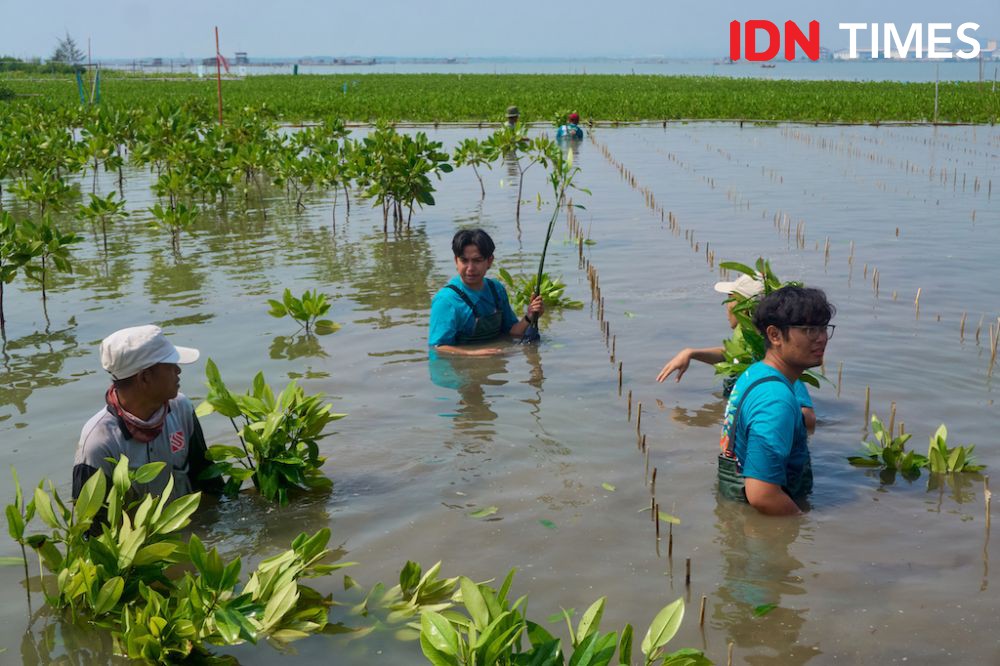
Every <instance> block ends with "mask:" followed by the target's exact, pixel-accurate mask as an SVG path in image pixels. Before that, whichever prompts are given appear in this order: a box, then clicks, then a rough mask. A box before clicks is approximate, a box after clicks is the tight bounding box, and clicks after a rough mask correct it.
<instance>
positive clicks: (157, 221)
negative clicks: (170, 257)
mask: <svg viewBox="0 0 1000 666" xmlns="http://www.w3.org/2000/svg"><path fill="white" fill-rule="evenodd" d="M149 212H150V213H152V214H153V221H152V222H151V223H150V226H151V227H162V228H164V229H166V230H167V231H169V232H170V245H171V247H172V248H173V249H174V251H177V250H179V249H180V246H181V232H182V231H189V230H190V229H191V227H192V226H194V223H195V221H196V220H197V219H198V208H197V207H196V206H188V205H186V204H183V203H178V204H176V205H174V206H167V207H166V208H164V207H163V206H161V205H160V204H156V205H155V206H153V207H152V208H150V209H149Z"/></svg>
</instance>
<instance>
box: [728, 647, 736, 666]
mask: <svg viewBox="0 0 1000 666" xmlns="http://www.w3.org/2000/svg"><path fill="white" fill-rule="evenodd" d="M735 646H736V643H733V642H730V643H729V650H728V656H727V658H726V666H733V648H734V647H735Z"/></svg>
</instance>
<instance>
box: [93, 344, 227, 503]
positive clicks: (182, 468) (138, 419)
mask: <svg viewBox="0 0 1000 666" xmlns="http://www.w3.org/2000/svg"><path fill="white" fill-rule="evenodd" d="M198 356H199V352H198V350H197V349H192V348H190V347H175V346H174V345H172V344H171V343H170V341H168V340H167V338H166V337H165V336H164V335H163V331H162V330H161V329H160V327H159V326H152V325H146V326H133V327H131V328H123V329H122V330H120V331H115V332H114V333H112V334H111V335H109V336H108V337H106V338H104V340H103V342H101V365H102V366H103V367H104V369H105V370H107V371H108V373H109V374H110V375H111V382H112V383H111V386H110V387H109V388H108V390H107V393H106V394H105V402H106V405H105V407H104V408H103V409H102V410H101V411H99V412H98V413H97V414H95V415H94V416H93V417H92V418H91V419H90V420H89V421H87V424H86V425H85V426H84V427H83V431H82V432H81V433H80V442H79V443H78V444H77V448H76V457H75V460H74V461H73V498H74V499H76V497H77V496H78V495H79V493H80V490H81V489H82V488H83V484H84V483H86V481H87V479H89V478H90V477H91V476H92V475H93V474H94V473H95V472H97V471H98V470H100V471H102V472H103V473H104V474H106V475H107V476H108V477H109V478H110V476H111V472H112V470H113V469H114V466H115V462H117V461H118V459H119V458H121V456H122V455H123V454H124V455H126V456H128V459H129V466H130V467H131V468H132V469H137V468H139V467H141V466H142V465H145V464H146V463H151V462H163V463H166V465H165V467H164V469H163V471H161V472H160V474H159V475H158V476H157V477H156V478H154V479H153V480H152V481H150V482H149V483H146V484H136V485H134V486H133V491H134V492H136V493H137V494H138V495H140V496H141V495H143V494H145V493H152V494H154V495H159V494H162V493H163V491H164V490H165V488H166V485H167V481H168V480H169V479H170V477H171V476H172V477H173V479H174V488H173V491H172V493H171V499H174V498H177V497H180V496H181V495H186V494H188V493H192V492H195V491H196V490H209V491H214V492H218V491H221V489H222V486H221V480H220V479H213V480H210V481H201V480H199V479H198V475H199V474H200V473H201V472H202V470H204V469H205V468H206V467H208V465H209V464H210V463H209V462H208V460H207V459H206V458H205V451H206V446H205V436H204V435H203V434H202V431H201V425H199V423H198V419H197V417H195V414H194V407H193V406H192V405H191V401H190V400H188V399H187V398H186V397H185V396H184V395H183V394H181V393H178V389H179V388H180V374H181V369H180V364H187V363H194V362H195V361H197V360H198ZM108 459H110V461H109V460H108Z"/></svg>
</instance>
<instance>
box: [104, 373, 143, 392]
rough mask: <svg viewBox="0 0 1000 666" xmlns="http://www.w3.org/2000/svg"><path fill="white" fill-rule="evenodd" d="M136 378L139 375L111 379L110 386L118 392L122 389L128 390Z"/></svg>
mask: <svg viewBox="0 0 1000 666" xmlns="http://www.w3.org/2000/svg"><path fill="white" fill-rule="evenodd" d="M140 372H141V370H140ZM138 376H139V373H138V372H137V373H135V374H134V375H132V376H131V377H124V378H122V379H114V378H112V380H111V384H112V385H113V386H114V387H115V390H116V391H120V390H122V389H129V388H131V387H132V385H133V384H135V382H136V378H137V377H138Z"/></svg>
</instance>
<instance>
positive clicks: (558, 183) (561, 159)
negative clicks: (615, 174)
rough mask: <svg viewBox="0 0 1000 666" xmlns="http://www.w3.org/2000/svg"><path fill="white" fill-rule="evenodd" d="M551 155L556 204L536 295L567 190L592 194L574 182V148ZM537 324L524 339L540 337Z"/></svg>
mask: <svg viewBox="0 0 1000 666" xmlns="http://www.w3.org/2000/svg"><path fill="white" fill-rule="evenodd" d="M543 138H544V137H543ZM536 141H538V140H536ZM548 145H550V146H555V144H553V143H552V142H551V141H549V144H548ZM549 157H550V158H551V160H552V171H551V173H549V183H551V185H552V193H553V194H554V195H555V206H554V207H553V209H552V216H551V217H550V218H549V226H548V228H547V229H546V231H545V244H544V245H543V246H542V256H541V258H540V259H539V260H538V275H537V276H536V277H535V289H534V291H533V295H534V296H539V295H541V290H542V278H543V276H544V275H545V255H546V254H547V253H548V251H549V241H551V240H552V232H553V231H554V230H555V224H556V218H557V217H559V211H560V210H561V209H562V206H563V202H564V201H565V199H566V191H567V190H568V189H570V188H573V189H575V190H580V191H581V192H585V193H586V194H590V190H588V189H585V188H582V187H577V186H576V185H574V184H573V179H574V178H576V175H577V174H578V173H580V167H575V166H573V149H572V148H570V150H569V153H568V154H566V155H563V153H562V151H561V150H559V148H558V147H556V148H555V149H554V150H553V151H552V153H551V155H550V156H549ZM573 206H574V207H576V208H581V209H582V208H583V206H581V205H580V204H573ZM537 324H538V318H537V317H536V318H535V320H534V321H532V322H531V325H530V326H528V328H527V329H525V332H524V335H523V336H522V337H521V339H522V341H530V340H532V339H537V338H538V330H537V328H536V326H537Z"/></svg>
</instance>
